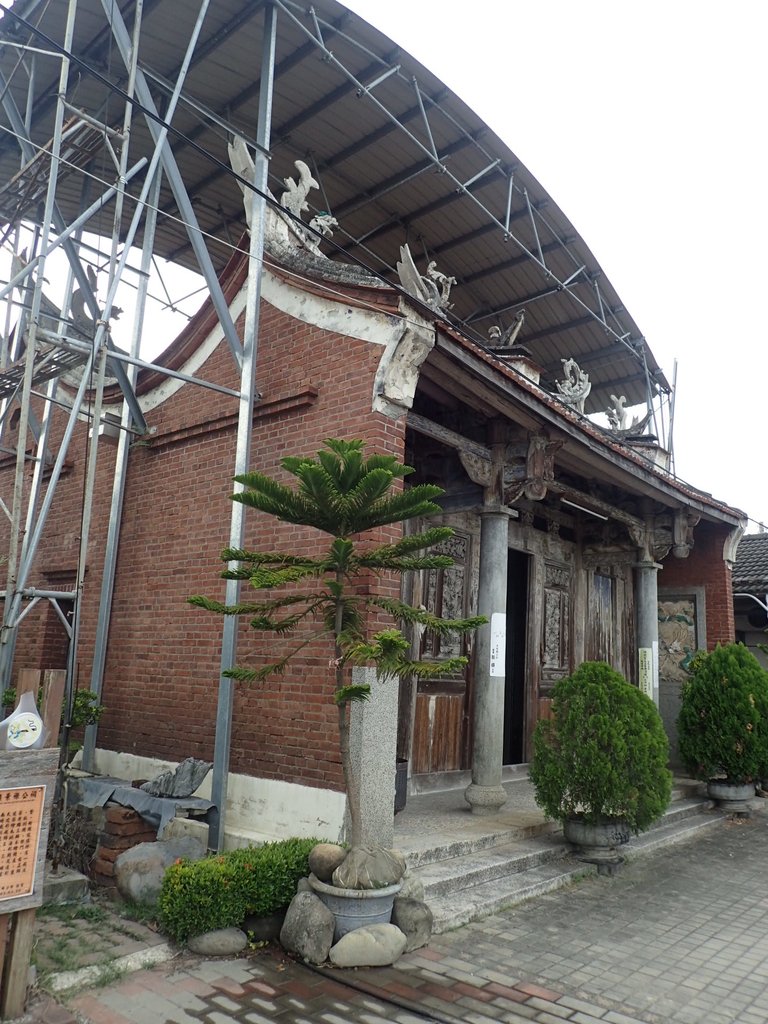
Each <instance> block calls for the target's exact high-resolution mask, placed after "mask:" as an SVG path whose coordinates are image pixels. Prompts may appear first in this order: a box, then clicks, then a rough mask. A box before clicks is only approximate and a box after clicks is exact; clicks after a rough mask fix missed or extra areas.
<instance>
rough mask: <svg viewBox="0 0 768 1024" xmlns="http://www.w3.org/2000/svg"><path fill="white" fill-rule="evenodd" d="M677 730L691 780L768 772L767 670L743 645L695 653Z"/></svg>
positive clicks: (739, 778) (742, 778)
mask: <svg viewBox="0 0 768 1024" xmlns="http://www.w3.org/2000/svg"><path fill="white" fill-rule="evenodd" d="M677 732H678V743H679V747H680V756H681V758H682V759H683V763H684V764H685V766H686V768H687V769H688V771H689V772H690V774H691V775H692V776H693V778H695V779H702V780H704V781H707V780H709V779H713V778H717V777H725V778H727V779H728V781H729V782H734V783H748V782H753V781H756V780H758V779H762V778H764V777H765V776H766V774H768V673H766V672H765V670H764V669H763V668H762V667H761V665H760V664H759V662H758V660H757V658H756V657H755V656H754V654H752V652H751V651H749V650H747V648H746V647H745V646H744V645H743V644H725V645H724V646H722V647H721V646H718V647H716V648H715V649H714V651H709V652H708V653H707V652H700V653H698V654H697V655H696V657H695V658H694V660H693V664H692V666H691V678H690V679H688V680H687V681H686V682H685V683H684V684H683V698H682V704H681V707H680V716H679V718H678V720H677Z"/></svg>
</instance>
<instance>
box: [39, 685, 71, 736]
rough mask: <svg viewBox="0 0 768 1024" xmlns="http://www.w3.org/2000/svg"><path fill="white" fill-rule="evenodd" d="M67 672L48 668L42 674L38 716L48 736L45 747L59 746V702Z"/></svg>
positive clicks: (61, 697) (62, 695) (61, 699)
mask: <svg viewBox="0 0 768 1024" xmlns="http://www.w3.org/2000/svg"><path fill="white" fill-rule="evenodd" d="M66 681H67V672H66V669H63V668H49V669H46V670H45V672H44V673H43V699H42V701H41V707H40V714H41V715H42V716H43V722H44V724H45V728H46V729H47V730H48V735H47V737H46V740H45V745H46V747H57V746H58V745H59V725H60V723H61V702H62V701H63V699H64V685H65V683H66Z"/></svg>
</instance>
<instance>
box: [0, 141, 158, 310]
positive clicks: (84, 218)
mask: <svg viewBox="0 0 768 1024" xmlns="http://www.w3.org/2000/svg"><path fill="white" fill-rule="evenodd" d="M146 165H147V158H146V157H144V156H143V157H142V158H141V160H138V161H137V162H136V163H135V164H134V165H133V167H131V168H130V169H129V170H128V171H126V172H125V181H126V182H129V181H130V180H131V178H133V177H135V176H136V175H137V174H138V173H139V171H140V170H142V168H144V167H146ZM121 187H122V186H121ZM117 191H118V186H117V185H113V186H112V187H111V188H108V189H107V191H106V192H104V194H103V195H101V196H100V197H99V198H98V199H97V200H96V201H95V202H94V203H91V205H90V206H89V207H88V209H87V210H85V211H84V212H83V213H81V214H80V216H79V217H77V218H76V219H75V220H73V221H72V223H71V224H70V225H69V226H68V227H66V228H65V229H64V230H63V231H62V232H61V234H59V235H57V236H56V238H54V240H53V241H52V242H49V244H48V245H47V246H46V248H45V250H44V251H43V252H42V253H41V256H42V257H44V258H45V259H47V258H48V257H49V256H50V255H51V253H52V252H54V251H55V250H56V249H58V247H59V246H60V245H63V244H64V242H66V241H67V239H69V238H71V237H72V235H74V234H75V233H76V232H77V231H79V230H80V229H81V228H82V227H84V226H85V224H86V223H87V222H88V221H89V220H90V219H91V217H93V216H94V215H95V214H97V213H98V212H99V211H100V210H101V209H102V208H103V207H104V206H106V205H107V203H108V202H109V201H110V200H111V199H112V197H113V196H114V195H115V194H116V193H117ZM39 262H40V256H38V257H37V258H36V259H34V260H30V261H29V263H27V265H26V266H25V267H22V269H21V270H20V271H19V272H18V273H17V274H14V276H13V277H12V278H11V279H10V280H9V281H8V283H7V284H5V285H3V287H2V288H0V299H4V298H5V296H6V295H8V294H9V292H11V291H13V289H14V288H17V287H18V286H19V284H21V282H22V281H23V280H24V279H25V278H26V277H28V276H29V275H30V274H31V273H33V271H34V270H36V269H37V264H38V263H39Z"/></svg>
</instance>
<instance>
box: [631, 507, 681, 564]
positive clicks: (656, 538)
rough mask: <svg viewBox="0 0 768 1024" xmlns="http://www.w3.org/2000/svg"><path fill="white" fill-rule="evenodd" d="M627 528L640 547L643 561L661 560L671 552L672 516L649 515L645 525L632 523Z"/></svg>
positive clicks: (634, 541)
mask: <svg viewBox="0 0 768 1024" xmlns="http://www.w3.org/2000/svg"><path fill="white" fill-rule="evenodd" d="M627 529H628V531H629V536H630V537H631V539H632V542H633V543H634V544H636V545H637V547H638V548H639V549H640V556H639V558H640V561H641V562H661V561H662V559H664V558H666V557H667V555H668V554H669V552H670V549H671V547H672V543H673V537H672V517H671V516H669V515H664V514H663V515H658V516H649V517H648V518H647V519H646V521H645V523H644V524H643V525H641V526H632V525H630V526H628V527H627Z"/></svg>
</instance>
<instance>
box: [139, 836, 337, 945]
mask: <svg viewBox="0 0 768 1024" xmlns="http://www.w3.org/2000/svg"><path fill="white" fill-rule="evenodd" d="M319 842H322V840H320V839H284V840H280V841H278V842H274V843H265V844H264V846H258V847H257V846H249V847H247V848H245V849H242V850H229V851H227V852H226V853H220V854H214V855H212V856H210V857H205V858H204V859H203V860H198V861H187V860H180V861H177V862H176V863H175V864H172V865H171V866H170V867H169V868H168V870H167V871H166V873H165V877H164V878H163V885H162V888H161V890H160V896H159V898H158V910H159V914H160V925H161V927H162V929H163V931H164V932H166V933H167V934H168V935H170V936H171V938H172V939H174V940H175V941H176V942H186V940H187V939H189V938H190V937H191V936H193V935H202V933H203V932H208V931H213V930H214V929H216V928H229V927H231V926H233V925H240V924H242V923H243V921H244V920H245V918H246V917H248V916H249V915H250V914H255V915H257V916H262V915H266V914H274V913H275V912H276V911H278V910H282V909H283V908H285V907H287V906H288V904H289V903H290V902H291V900H292V899H293V896H294V895H295V893H296V883H297V882H298V880H299V879H300V878H303V877H304V876H305V875H308V874H309V865H308V857H309V853H310V850H311V849H312V848H313V847H314V846H316V845H317V844H318V843H319Z"/></svg>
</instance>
